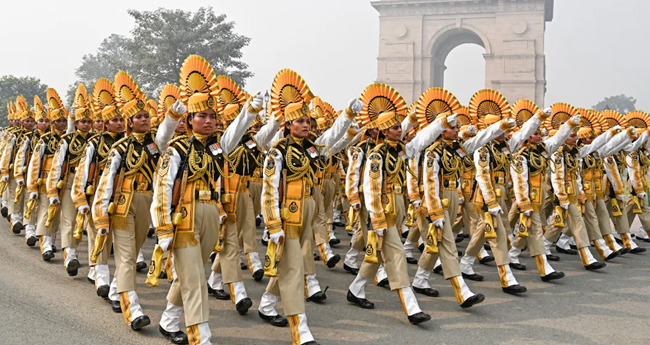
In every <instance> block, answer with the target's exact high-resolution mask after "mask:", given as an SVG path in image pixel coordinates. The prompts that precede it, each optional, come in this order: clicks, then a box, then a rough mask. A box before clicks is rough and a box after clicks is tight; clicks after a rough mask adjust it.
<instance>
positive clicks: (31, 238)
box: [25, 236, 38, 247]
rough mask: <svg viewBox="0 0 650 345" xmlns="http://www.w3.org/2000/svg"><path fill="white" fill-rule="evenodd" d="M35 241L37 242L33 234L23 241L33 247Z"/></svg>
mask: <svg viewBox="0 0 650 345" xmlns="http://www.w3.org/2000/svg"><path fill="white" fill-rule="evenodd" d="M36 242H38V239H37V238H36V237H35V236H30V237H28V238H27V240H25V243H27V245H28V246H30V247H33V246H35V245H36Z"/></svg>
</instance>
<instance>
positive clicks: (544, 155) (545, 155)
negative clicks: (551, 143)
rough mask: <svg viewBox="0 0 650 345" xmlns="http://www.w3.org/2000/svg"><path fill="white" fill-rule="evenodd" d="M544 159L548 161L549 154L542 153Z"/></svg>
mask: <svg viewBox="0 0 650 345" xmlns="http://www.w3.org/2000/svg"><path fill="white" fill-rule="evenodd" d="M542 157H544V158H546V159H548V152H546V151H544V152H542Z"/></svg>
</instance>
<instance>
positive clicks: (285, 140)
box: [271, 138, 287, 148]
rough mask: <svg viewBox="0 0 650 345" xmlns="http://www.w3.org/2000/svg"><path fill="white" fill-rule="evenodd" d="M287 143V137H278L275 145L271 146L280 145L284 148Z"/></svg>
mask: <svg viewBox="0 0 650 345" xmlns="http://www.w3.org/2000/svg"><path fill="white" fill-rule="evenodd" d="M286 143H287V138H281V139H278V140H277V141H276V142H274V143H273V145H271V147H272V148H278V147H280V146H282V147H283V148H284V145H286Z"/></svg>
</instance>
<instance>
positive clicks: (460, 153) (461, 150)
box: [456, 148, 466, 158]
mask: <svg viewBox="0 0 650 345" xmlns="http://www.w3.org/2000/svg"><path fill="white" fill-rule="evenodd" d="M456 153H457V154H458V155H459V156H460V158H465V156H466V154H465V151H464V150H463V149H461V148H458V149H456Z"/></svg>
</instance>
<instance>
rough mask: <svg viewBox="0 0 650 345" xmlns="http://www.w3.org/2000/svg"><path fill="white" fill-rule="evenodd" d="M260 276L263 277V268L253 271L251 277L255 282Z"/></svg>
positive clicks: (259, 279)
mask: <svg viewBox="0 0 650 345" xmlns="http://www.w3.org/2000/svg"><path fill="white" fill-rule="evenodd" d="M262 278H264V270H263V269H259V270H257V271H255V272H253V279H255V281H256V282H258V281H261V280H262Z"/></svg>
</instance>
